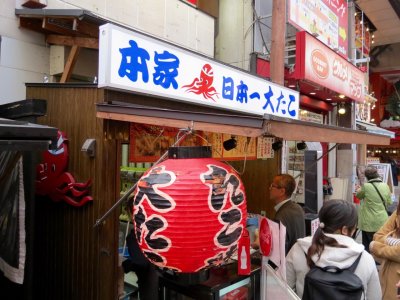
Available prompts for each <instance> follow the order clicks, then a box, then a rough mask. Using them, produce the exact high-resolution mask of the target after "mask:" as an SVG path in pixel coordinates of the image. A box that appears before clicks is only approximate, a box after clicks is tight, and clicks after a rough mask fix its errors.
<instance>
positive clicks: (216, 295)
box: [159, 260, 261, 300]
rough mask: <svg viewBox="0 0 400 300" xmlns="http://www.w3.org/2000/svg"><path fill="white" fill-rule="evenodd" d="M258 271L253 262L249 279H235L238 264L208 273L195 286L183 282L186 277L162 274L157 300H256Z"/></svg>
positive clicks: (258, 285) (257, 297) (239, 277)
mask: <svg viewBox="0 0 400 300" xmlns="http://www.w3.org/2000/svg"><path fill="white" fill-rule="evenodd" d="M260 271H261V264H260V263H258V261H254V262H253V260H252V265H251V273H250V275H249V276H240V275H237V262H232V263H229V264H226V265H223V266H221V267H213V268H211V269H209V270H207V271H206V272H207V276H206V277H207V278H204V279H199V280H198V282H196V283H193V282H190V279H189V280H188V279H186V280H185V278H184V277H185V274H181V275H176V276H173V275H171V276H170V275H169V274H163V275H162V276H160V278H159V299H162V300H167V299H168V300H170V299H172V300H173V299H199V300H203V299H204V300H206V299H207V300H208V299H210V300H211V299H212V300H217V299H218V300H233V299H235V300H241V299H246V300H250V299H252V300H258V299H260ZM179 276H181V277H179Z"/></svg>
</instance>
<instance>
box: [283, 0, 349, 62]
mask: <svg viewBox="0 0 400 300" xmlns="http://www.w3.org/2000/svg"><path fill="white" fill-rule="evenodd" d="M289 22H290V23H292V24H293V25H294V26H295V27H297V28H300V29H301V30H305V31H307V32H309V33H311V34H313V35H315V36H317V39H318V40H320V41H321V42H323V43H324V44H325V45H327V46H328V47H330V48H331V49H335V50H337V51H338V53H340V54H341V55H342V56H344V57H347V56H348V39H347V36H348V33H347V31H348V10H347V1H345V0H335V1H331V0H302V1H299V0H289Z"/></svg>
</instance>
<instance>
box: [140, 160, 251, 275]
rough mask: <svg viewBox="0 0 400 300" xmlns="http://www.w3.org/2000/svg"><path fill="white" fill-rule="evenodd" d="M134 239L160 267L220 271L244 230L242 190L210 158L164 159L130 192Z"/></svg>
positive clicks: (224, 168)
mask: <svg viewBox="0 0 400 300" xmlns="http://www.w3.org/2000/svg"><path fill="white" fill-rule="evenodd" d="M133 214H134V222H135V229H136V238H137V240H138V243H139V246H140V248H141V249H142V251H143V253H144V254H145V255H146V256H147V258H148V259H149V260H150V261H152V262H153V263H154V264H156V265H158V266H159V267H165V268H169V269H172V270H175V271H177V272H184V273H192V272H197V271H199V270H201V269H204V268H206V267H209V266H212V265H220V264H221V263H222V262H223V261H225V260H227V259H228V258H229V257H230V256H231V255H232V254H233V253H234V252H235V251H236V250H237V244H238V241H239V239H240V237H241V235H242V233H243V229H244V228H245V225H246V219H247V210H246V196H245V191H244V186H243V183H242V181H241V180H240V178H239V176H238V175H237V173H236V172H235V171H234V170H233V168H232V167H230V166H228V165H226V164H224V163H221V162H219V161H217V160H214V159H211V158H190V159H168V160H166V161H164V162H162V163H160V164H158V165H156V166H154V167H153V168H151V169H150V170H149V171H148V172H146V173H145V174H144V175H143V177H142V178H141V179H140V180H139V182H138V185H137V189H136V190H135V192H134V208H133Z"/></svg>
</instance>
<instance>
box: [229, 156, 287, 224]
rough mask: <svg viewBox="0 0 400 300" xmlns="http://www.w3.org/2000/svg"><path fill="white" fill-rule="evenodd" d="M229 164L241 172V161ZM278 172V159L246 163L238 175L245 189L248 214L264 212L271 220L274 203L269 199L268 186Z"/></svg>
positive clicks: (273, 212) (242, 164)
mask: <svg viewBox="0 0 400 300" xmlns="http://www.w3.org/2000/svg"><path fill="white" fill-rule="evenodd" d="M229 164H231V165H232V166H234V168H235V169H236V170H237V171H238V172H242V171H243V166H244V162H243V161H235V162H229ZM279 170H280V169H279V161H278V159H266V160H260V159H258V160H249V161H247V162H246V166H245V169H244V173H243V174H241V175H240V178H241V179H242V181H243V183H244V186H245V189H246V198H247V211H248V212H252V213H257V214H260V213H261V211H262V210H264V211H265V212H266V216H267V217H268V218H273V216H274V215H275V211H274V206H275V203H273V202H272V201H271V200H270V199H269V186H270V184H271V183H272V179H273V177H274V176H275V175H276V174H278V173H279Z"/></svg>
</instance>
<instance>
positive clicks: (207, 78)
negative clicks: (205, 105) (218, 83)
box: [182, 64, 218, 102]
mask: <svg viewBox="0 0 400 300" xmlns="http://www.w3.org/2000/svg"><path fill="white" fill-rule="evenodd" d="M213 81H214V71H213V69H212V67H211V66H210V65H209V64H205V65H204V66H203V68H202V69H201V72H200V78H195V79H194V80H193V82H192V83H191V84H188V85H184V86H182V88H187V89H186V92H187V93H195V94H197V95H200V94H201V95H203V97H204V98H205V99H211V100H213V101H214V102H215V100H214V96H215V97H217V98H218V93H217V91H216V90H215V88H214V87H213V86H212V84H213Z"/></svg>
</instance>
